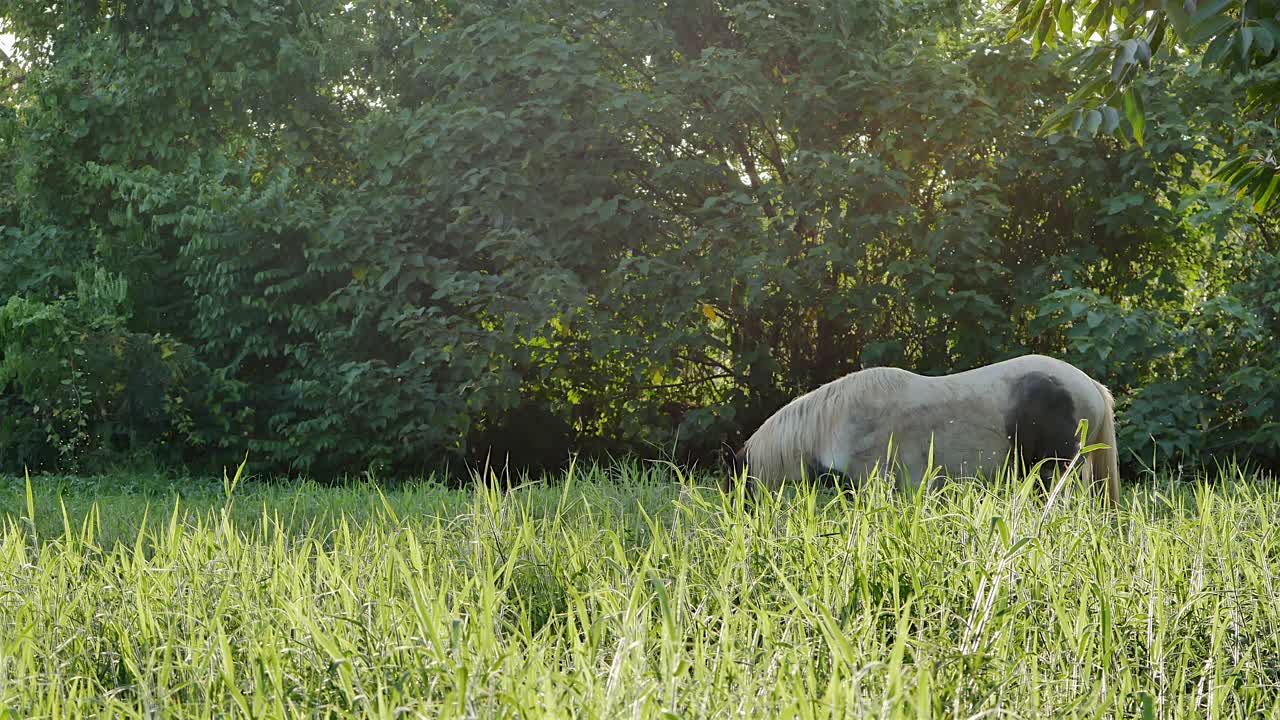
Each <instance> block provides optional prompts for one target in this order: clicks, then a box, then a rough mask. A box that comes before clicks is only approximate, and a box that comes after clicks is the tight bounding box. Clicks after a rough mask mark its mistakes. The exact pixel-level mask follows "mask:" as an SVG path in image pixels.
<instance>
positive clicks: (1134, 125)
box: [1122, 85, 1147, 145]
mask: <svg viewBox="0 0 1280 720" xmlns="http://www.w3.org/2000/svg"><path fill="white" fill-rule="evenodd" d="M1122 99H1123V101H1124V116H1125V118H1126V119H1127V120H1128V121H1129V127H1130V128H1131V129H1132V131H1133V139H1134V140H1136V141H1137V143H1138V145H1142V136H1143V132H1144V131H1145V130H1146V127H1147V118H1146V111H1145V110H1144V109H1143V107H1142V96H1141V95H1139V94H1138V91H1137V90H1135V89H1134V88H1133V86H1132V85H1131V86H1129V87H1127V88H1125V91H1124V95H1123V96H1122Z"/></svg>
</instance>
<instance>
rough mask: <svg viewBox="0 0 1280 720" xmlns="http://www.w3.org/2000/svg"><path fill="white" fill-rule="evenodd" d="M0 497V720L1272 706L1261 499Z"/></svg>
mask: <svg viewBox="0 0 1280 720" xmlns="http://www.w3.org/2000/svg"><path fill="white" fill-rule="evenodd" d="M714 480H715V478H713V477H696V478H689V477H684V476H682V475H680V474H679V473H677V472H675V471H673V470H669V469H663V468H660V467H645V466H640V465H619V466H614V467H605V468H586V469H584V468H577V469H574V470H571V471H570V472H569V473H567V474H566V475H565V476H563V477H559V478H555V479H554V480H553V481H549V482H542V483H532V484H528V485H524V486H521V487H518V488H515V489H511V490H508V491H499V490H496V489H490V488H481V489H478V490H472V491H464V490H452V489H448V488H446V487H444V486H442V485H439V484H435V483H431V482H422V483H417V484H411V485H406V486H403V487H395V488H388V489H385V490H381V491H380V490H379V489H378V488H376V487H375V486H373V485H372V484H367V483H366V484H362V483H353V484H351V485H348V486H344V487H337V488H327V487H321V486H317V485H310V484H304V485H286V484H272V483H269V482H263V481H255V480H246V481H242V482H240V483H239V484H238V486H235V487H232V484H231V483H225V484H224V482H223V481H221V480H192V479H179V478H165V477H157V476H130V475H121V476H116V477H106V478H94V479H84V478H56V477H38V478H31V479H30V481H29V482H28V481H27V480H26V479H24V478H12V477H10V478H0V717H4V718H8V717H15V718H16V717H21V718H62V717H80V716H85V715H110V716H114V717H139V718H142V717H147V718H151V717H214V716H217V717H228V716H232V717H253V718H266V717H284V716H291V717H296V716H308V717H348V716H359V717H385V718H396V717H513V718H514V717H519V718H534V717H539V718H540V717H557V718H559V717H599V718H617V717H670V718H683V717H767V718H792V717H795V718H811V717H882V718H970V717H1002V718H1003V717H1024V718H1031V717H1050V716H1052V717H1085V718H1088V717H1117V718H1118V717H1160V718H1182V717H1206V716H1208V717H1275V716H1277V715H1280V488H1278V487H1277V485H1276V484H1275V483H1274V482H1273V481H1270V480H1266V479H1263V478H1259V477H1253V476H1249V475H1247V474H1245V473H1242V472H1240V471H1238V470H1225V471H1223V472H1221V473H1220V474H1219V475H1218V476H1215V477H1211V478H1200V479H1199V480H1196V481H1190V480H1187V479H1182V480H1181V481H1179V482H1174V481H1173V480H1171V479H1168V478H1161V477H1153V476H1149V477H1147V478H1145V479H1143V480H1134V481H1131V482H1130V483H1129V484H1128V485H1127V486H1126V488H1125V494H1124V501H1123V506H1122V508H1120V509H1119V510H1109V509H1106V508H1104V507H1103V506H1102V504H1101V503H1100V502H1098V501H1097V500H1095V499H1093V498H1092V497H1089V496H1088V495H1087V494H1085V493H1075V494H1072V495H1065V496H1058V497H1055V498H1054V499H1053V501H1052V505H1051V506H1048V507H1046V500H1045V499H1044V498H1043V497H1041V496H1040V495H1038V494H1036V493H1027V492H1025V488H1024V489H1021V490H1020V489H1018V488H1011V487H989V486H979V485H974V484H956V485H954V486H951V487H948V488H947V489H946V490H944V491H943V492H941V493H937V494H914V495H913V494H910V493H905V494H894V493H890V492H886V491H884V490H883V489H876V488H874V487H873V488H870V489H868V490H865V491H862V492H857V493H851V492H839V491H836V490H834V489H831V488H818V489H813V488H795V489H791V490H789V491H786V492H784V493H782V494H781V495H780V496H767V497H763V498H760V499H759V500H757V501H756V502H754V503H744V501H743V498H742V497H741V496H740V495H735V494H730V495H727V496H726V495H724V494H722V493H721V492H720V491H718V490H716V489H715V488H714V487H713V486H714V482H713V481H714Z"/></svg>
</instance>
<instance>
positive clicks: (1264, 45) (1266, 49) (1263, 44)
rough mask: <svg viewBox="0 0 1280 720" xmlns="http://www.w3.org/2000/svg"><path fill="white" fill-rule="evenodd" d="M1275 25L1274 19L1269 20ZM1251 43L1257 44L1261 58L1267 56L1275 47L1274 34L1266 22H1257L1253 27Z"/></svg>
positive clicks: (1269, 55)
mask: <svg viewBox="0 0 1280 720" xmlns="http://www.w3.org/2000/svg"><path fill="white" fill-rule="evenodd" d="M1271 25H1275V21H1274V20H1273V21H1272V22H1271ZM1253 44H1254V45H1255V46H1257V51H1258V55H1259V57H1261V58H1264V59H1265V58H1269V57H1271V54H1272V53H1273V52H1275V49H1276V34H1275V31H1273V30H1272V28H1271V26H1269V25H1267V24H1266V23H1259V24H1258V25H1255V26H1254V28H1253Z"/></svg>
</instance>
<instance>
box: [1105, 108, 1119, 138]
mask: <svg viewBox="0 0 1280 720" xmlns="http://www.w3.org/2000/svg"><path fill="white" fill-rule="evenodd" d="M1118 127H1120V111H1119V110H1116V109H1115V108H1113V107H1111V106H1110V105H1104V106H1102V128H1101V129H1102V133H1103V134H1104V135H1110V134H1112V133H1114V132H1115V131H1116V128H1118Z"/></svg>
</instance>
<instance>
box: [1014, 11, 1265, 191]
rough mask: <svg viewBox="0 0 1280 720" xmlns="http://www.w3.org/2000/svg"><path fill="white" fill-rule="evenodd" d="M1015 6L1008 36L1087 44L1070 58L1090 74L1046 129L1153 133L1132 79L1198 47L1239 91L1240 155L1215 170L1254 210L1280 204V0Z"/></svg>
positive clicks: (1044, 43) (1202, 62) (1203, 61)
mask: <svg viewBox="0 0 1280 720" xmlns="http://www.w3.org/2000/svg"><path fill="white" fill-rule="evenodd" d="M1009 7H1011V8H1014V9H1016V19H1015V22H1014V26H1013V28H1012V30H1011V36H1017V35H1021V36H1024V37H1029V38H1030V39H1031V43H1032V45H1033V47H1035V48H1036V49H1037V50H1039V49H1041V48H1042V47H1052V46H1054V45H1055V44H1056V42H1057V41H1059V40H1062V41H1068V42H1069V41H1072V40H1073V39H1077V38H1078V39H1079V40H1081V41H1084V42H1086V43H1087V46H1086V47H1085V48H1084V49H1083V50H1082V51H1081V52H1079V53H1076V54H1075V55H1073V56H1072V57H1071V58H1070V61H1069V62H1071V63H1072V64H1073V65H1075V66H1076V67H1078V68H1079V69H1080V71H1081V72H1082V73H1083V74H1084V76H1085V77H1086V78H1087V80H1086V82H1085V83H1084V84H1083V85H1082V86H1081V87H1079V88H1078V89H1076V90H1075V91H1074V92H1073V93H1072V94H1071V96H1070V97H1069V98H1068V99H1067V101H1066V103H1065V105H1064V106H1063V107H1062V109H1060V110H1059V111H1057V112H1055V113H1053V114H1052V115H1050V116H1049V117H1048V118H1046V119H1045V120H1044V122H1043V124H1042V126H1041V130H1042V132H1052V131H1058V130H1062V129H1066V128H1070V129H1071V130H1072V131H1083V132H1084V133H1085V134H1088V135H1092V134H1094V133H1096V132H1103V133H1105V134H1111V133H1115V132H1117V131H1127V132H1128V134H1129V135H1131V136H1132V137H1133V138H1135V139H1136V140H1137V141H1138V142H1139V143H1142V142H1143V138H1144V135H1149V134H1150V133H1147V132H1146V114H1145V112H1144V109H1143V97H1144V95H1145V93H1143V92H1142V91H1141V88H1140V86H1138V85H1137V84H1136V83H1135V80H1136V79H1137V78H1138V77H1139V76H1140V73H1141V71H1142V69H1143V68H1145V67H1150V65H1151V63H1152V61H1153V59H1156V60H1158V59H1160V58H1162V57H1166V58H1169V59H1171V60H1174V59H1176V58H1178V57H1179V56H1180V54H1181V53H1182V52H1185V53H1191V54H1193V55H1195V56H1196V58H1197V60H1196V62H1197V65H1198V66H1199V67H1202V68H1203V69H1204V71H1205V72H1209V71H1210V70H1209V69H1210V68H1214V69H1216V70H1217V71H1219V72H1221V73H1222V74H1223V81H1224V82H1226V83H1228V84H1229V86H1230V87H1231V89H1232V91H1233V97H1234V99H1235V112H1236V117H1235V123H1234V127H1235V130H1236V131H1237V132H1236V133H1235V134H1234V137H1233V138H1232V139H1231V142H1230V147H1231V148H1232V151H1233V157H1231V158H1230V159H1228V160H1227V161H1226V162H1224V163H1223V164H1221V165H1220V166H1219V167H1218V168H1217V169H1216V170H1215V172H1214V173H1213V176H1212V177H1213V179H1214V180H1219V181H1222V182H1225V183H1227V184H1228V185H1229V186H1230V187H1231V189H1232V190H1234V191H1236V192H1237V193H1238V194H1240V195H1248V196H1250V197H1251V198H1252V200H1253V203H1254V209H1255V210H1258V211H1265V210H1269V209H1271V208H1274V207H1275V206H1276V205H1277V203H1280V156H1277V155H1276V152H1275V148H1276V147H1280V63H1277V62H1276V58H1277V50H1278V49H1280V2H1277V1H1276V0H1205V1H1204V2H1197V1H1196V0H1185V1H1182V2H1179V1H1178V0H1159V2H1156V3H1145V4H1143V3H1126V2H1113V1H1112V0H1086V1H1085V2H1081V3H1077V2H1074V0H1013V2H1010V3H1009ZM1161 50H1164V52H1161ZM1174 61H1175V62H1176V60H1174Z"/></svg>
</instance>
